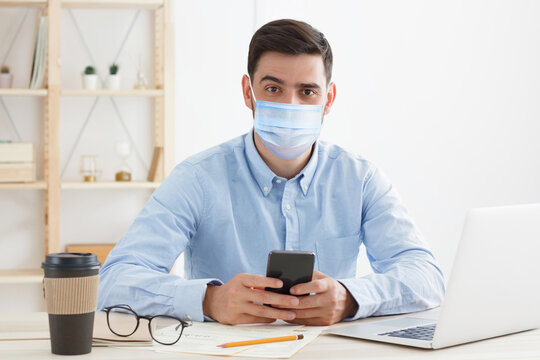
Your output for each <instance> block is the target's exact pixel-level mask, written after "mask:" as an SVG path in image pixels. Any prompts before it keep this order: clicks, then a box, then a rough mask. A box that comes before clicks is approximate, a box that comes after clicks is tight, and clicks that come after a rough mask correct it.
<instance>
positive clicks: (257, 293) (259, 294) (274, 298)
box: [247, 289, 299, 307]
mask: <svg viewBox="0 0 540 360" xmlns="http://www.w3.org/2000/svg"><path fill="white" fill-rule="evenodd" d="M249 292H250V293H249V294H248V295H247V296H248V300H250V301H252V302H257V303H261V304H268V305H274V306H276V307H292V306H297V305H298V303H299V301H298V298H297V297H295V296H291V295H283V294H277V293H274V292H271V291H265V290H258V289H250V290H249Z"/></svg>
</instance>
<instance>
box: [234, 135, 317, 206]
mask: <svg viewBox="0 0 540 360" xmlns="http://www.w3.org/2000/svg"><path fill="white" fill-rule="evenodd" d="M244 143H245V149H246V150H245V152H246V158H247V162H248V165H249V168H250V170H251V174H252V175H253V177H254V178H255V181H256V182H257V184H258V186H259V188H260V189H261V192H262V193H263V195H264V196H267V195H268V194H269V193H270V191H271V190H272V185H273V180H274V178H276V177H277V176H276V174H274V173H273V172H272V170H270V168H269V167H268V165H266V163H265V162H264V160H263V159H262V158H261V156H260V155H259V152H258V151H257V148H256V147H255V142H254V141H253V129H252V130H251V131H250V132H249V133H247V134H246V136H245V138H244ZM318 161H319V144H318V142H315V144H314V146H313V153H312V154H311V158H310V159H309V161H308V163H307V165H306V166H305V167H304V169H302V171H300V173H299V174H298V175H296V176H295V179H298V184H299V186H300V189H301V190H302V192H303V193H304V196H306V195H307V193H308V191H309V187H310V186H311V182H312V180H313V177H314V175H315V170H317V163H318Z"/></svg>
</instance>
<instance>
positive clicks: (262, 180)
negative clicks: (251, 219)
mask: <svg viewBox="0 0 540 360" xmlns="http://www.w3.org/2000/svg"><path fill="white" fill-rule="evenodd" d="M244 143H245V149H246V158H247V162H248V165H249V168H250V170H251V174H252V175H253V177H254V178H255V181H256V182H257V184H258V185H259V188H260V189H261V191H262V193H263V195H264V196H267V195H268V194H269V193H270V190H272V184H273V181H272V180H274V177H276V174H274V173H273V172H272V170H270V168H269V167H268V165H266V163H265V162H264V160H263V159H262V158H261V156H260V155H259V152H258V151H257V148H256V147H255V143H254V141H253V129H252V130H251V131H250V132H249V133H247V134H246V136H245V138H244Z"/></svg>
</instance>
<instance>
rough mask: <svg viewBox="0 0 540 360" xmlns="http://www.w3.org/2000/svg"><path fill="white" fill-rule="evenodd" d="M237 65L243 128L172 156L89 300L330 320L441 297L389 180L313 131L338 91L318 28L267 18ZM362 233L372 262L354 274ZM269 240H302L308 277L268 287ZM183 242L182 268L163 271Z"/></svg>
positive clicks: (239, 317)
mask: <svg viewBox="0 0 540 360" xmlns="http://www.w3.org/2000/svg"><path fill="white" fill-rule="evenodd" d="M248 74H249V76H248V75H244V77H243V78H242V91H243V96H244V102H245V105H246V106H247V107H248V108H249V109H250V110H251V111H252V112H253V116H254V131H252V132H250V133H248V134H245V135H243V136H240V137H238V138H236V139H233V140H231V141H229V142H226V143H224V144H221V145H219V146H216V147H214V148H212V149H209V150H207V151H205V152H203V153H200V154H198V155H195V156H193V157H191V158H189V159H187V160H185V161H183V162H182V163H180V164H179V165H178V166H177V167H176V168H175V169H174V171H173V172H172V173H171V175H170V176H169V177H168V178H167V179H166V180H165V181H164V183H163V184H162V185H161V186H160V187H159V188H158V189H157V190H156V191H155V192H154V194H153V195H152V197H151V198H150V200H149V201H148V203H147V204H146V206H145V207H144V209H143V210H142V211H141V213H140V214H139V216H138V217H137V218H136V219H135V221H134V223H133V224H132V225H131V227H130V228H129V230H128V231H127V233H126V234H125V236H124V237H123V238H122V239H121V240H120V241H119V242H118V244H117V245H116V247H115V248H114V249H113V251H112V252H111V253H110V255H109V257H108V259H107V261H106V263H105V264H104V266H103V268H102V270H101V282H100V289H99V303H98V307H99V308H102V307H104V306H110V305H116V304H129V305H131V307H132V308H133V309H134V310H135V311H137V312H138V313H141V314H143V313H144V314H149V315H155V314H167V315H173V316H177V317H185V316H190V317H191V318H192V319H193V320H196V321H203V320H204V319H206V320H212V319H213V320H216V321H219V322H222V323H226V324H239V323H265V322H272V321H275V320H276V319H282V320H285V321H288V322H292V323H297V324H308V325H328V324H333V323H336V322H339V321H341V320H343V319H347V320H348V319H357V318H361V317H367V316H370V315H384V314H393V313H401V312H410V311H419V310H423V309H426V308H431V307H435V306H437V305H439V304H440V301H441V299H442V296H443V293H444V281H443V276H442V273H441V271H440V269H439V268H438V267H437V265H436V262H435V259H434V257H433V255H432V254H431V252H430V251H429V250H428V248H427V245H426V244H425V242H424V241H423V239H422V236H421V235H420V233H419V231H418V230H417V229H416V227H415V225H414V224H413V222H412V220H411V219H410V217H409V215H408V213H407V211H406V209H405V208H404V206H403V205H402V204H401V202H400V200H399V198H398V196H397V194H396V192H395V190H394V189H393V188H392V186H391V185H390V183H389V182H388V180H387V179H386V178H385V177H384V176H383V175H382V174H381V172H380V171H379V170H377V168H376V167H375V166H374V165H373V164H372V163H370V162H368V161H367V160H365V159H364V158H362V157H359V156H356V155H353V154H350V153H348V152H346V151H344V150H343V149H341V148H339V147H337V146H334V145H330V144H326V143H324V142H322V141H317V138H318V136H319V133H320V130H321V124H322V123H323V117H324V115H326V114H328V113H329V112H330V110H331V108H332V105H333V103H334V100H335V97H336V86H335V84H334V83H332V82H331V75H332V51H331V48H330V45H329V44H328V42H327V40H326V39H325V37H324V35H323V34H322V33H320V32H319V31H317V30H316V29H314V28H313V27H311V26H310V25H308V24H306V23H303V22H299V21H294V20H278V21H273V22H270V23H268V24H266V25H264V26H263V27H261V28H260V29H259V30H258V31H257V32H256V33H255V34H254V35H253V38H252V40H251V43H250V47H249V55H248ZM344 131H346V129H344ZM362 243H363V244H365V247H366V250H367V254H368V258H369V260H370V262H371V266H372V268H373V270H374V273H373V274H370V275H368V276H365V277H361V278H358V279H357V278H355V274H356V263H357V257H358V252H359V248H360V245H361V244H362ZM275 249H287V250H305V251H313V252H314V253H315V254H316V264H315V268H316V271H315V272H314V276H313V280H312V281H311V282H309V283H304V284H299V285H297V286H295V287H293V288H292V289H291V295H283V294H277V293H274V292H269V291H265V290H264V288H265V287H273V288H279V287H281V286H282V283H281V281H280V280H277V279H273V278H267V277H265V276H263V274H264V273H265V268H266V260H267V256H268V253H269V251H271V250H275ZM181 253H184V254H185V260H184V261H185V270H186V278H187V279H182V278H180V277H178V276H176V275H172V274H169V272H170V270H171V268H172V266H173V264H174V262H175V260H176V259H177V257H178V256H179V255H180V254H181ZM306 294H311V295H309V296H300V295H306ZM263 304H267V305H263ZM268 305H270V306H268Z"/></svg>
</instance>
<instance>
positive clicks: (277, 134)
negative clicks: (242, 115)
mask: <svg viewBox="0 0 540 360" xmlns="http://www.w3.org/2000/svg"><path fill="white" fill-rule="evenodd" d="M250 85H251V94H252V96H253V99H255V94H253V84H252V83H251V80H250ZM323 109H324V105H298V104H284V103H277V102H270V101H262V100H257V99H255V119H254V120H255V121H254V128H255V131H256V132H257V134H258V135H259V137H260V138H261V140H262V142H263V144H264V145H265V146H266V147H267V148H268V150H270V151H271V152H272V153H273V154H274V155H276V156H277V157H279V158H281V159H286V160H290V159H296V158H298V157H299V156H300V155H302V154H303V153H305V152H306V151H307V150H308V149H309V148H310V147H311V145H313V143H315V141H316V140H317V138H318V137H319V135H320V133H321V123H322V115H323Z"/></svg>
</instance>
